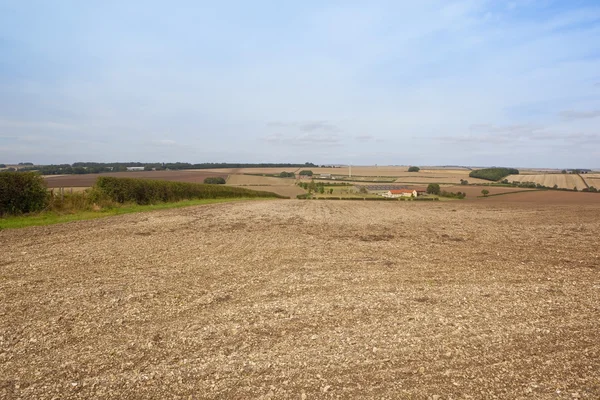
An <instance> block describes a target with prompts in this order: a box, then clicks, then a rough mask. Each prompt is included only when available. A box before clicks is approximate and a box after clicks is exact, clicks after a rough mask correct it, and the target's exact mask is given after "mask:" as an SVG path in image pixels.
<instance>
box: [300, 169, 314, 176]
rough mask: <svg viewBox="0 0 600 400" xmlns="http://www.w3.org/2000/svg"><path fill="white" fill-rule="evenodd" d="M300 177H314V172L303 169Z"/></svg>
mask: <svg viewBox="0 0 600 400" xmlns="http://www.w3.org/2000/svg"><path fill="white" fill-rule="evenodd" d="M299 175H300V176H313V172H312V171H311V170H309V169H303V170H302V171H300V173H299Z"/></svg>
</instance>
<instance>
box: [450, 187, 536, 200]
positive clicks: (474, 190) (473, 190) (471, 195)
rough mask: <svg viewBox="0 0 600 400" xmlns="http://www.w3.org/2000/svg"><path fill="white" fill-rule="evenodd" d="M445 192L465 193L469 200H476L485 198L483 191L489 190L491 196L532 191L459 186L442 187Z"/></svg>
mask: <svg viewBox="0 0 600 400" xmlns="http://www.w3.org/2000/svg"><path fill="white" fill-rule="evenodd" d="M442 189H443V190H446V191H448V192H454V193H456V192H463V193H466V194H467V199H475V198H477V196H483V195H482V194H481V191H482V190H484V189H485V190H487V191H489V192H490V193H489V194H500V193H512V192H521V191H524V190H531V189H523V188H512V187H503V186H470V185H469V186H463V185H457V186H444V187H442ZM506 196H510V195H509V194H507V195H505V196H502V197H506Z"/></svg>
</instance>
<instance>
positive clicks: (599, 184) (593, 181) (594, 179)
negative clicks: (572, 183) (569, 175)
mask: <svg viewBox="0 0 600 400" xmlns="http://www.w3.org/2000/svg"><path fill="white" fill-rule="evenodd" d="M581 176H582V177H583V179H585V182H586V183H587V184H588V185H589V186H593V187H595V188H596V189H600V174H583V175H581Z"/></svg>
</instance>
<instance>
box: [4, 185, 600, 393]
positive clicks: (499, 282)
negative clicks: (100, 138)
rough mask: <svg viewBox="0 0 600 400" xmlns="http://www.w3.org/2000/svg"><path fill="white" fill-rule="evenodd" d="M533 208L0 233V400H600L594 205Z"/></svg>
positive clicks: (164, 217)
mask: <svg viewBox="0 0 600 400" xmlns="http://www.w3.org/2000/svg"><path fill="white" fill-rule="evenodd" d="M533 193H534V194H536V195H537V194H540V193H541V194H547V193H550V192H533ZM552 193H555V194H560V195H587V196H596V197H595V198H598V199H600V196H598V195H594V194H586V193H562V192H552ZM529 194H530V193H520V194H515V195H507V196H498V197H495V198H488V199H485V200H482V201H477V202H469V201H453V202H447V203H443V202H439V203H437V202H436V203H418V202H408V203H406V202H393V203H388V202H367V201H352V202H351V201H335V202H334V201H298V200H280V201H255V202H246V203H229V204H220V205H212V206H198V207H190V208H185V209H177V210H165V211H157V212H151V213H143V214H130V215H124V216H119V217H113V218H106V219H102V220H92V221H81V222H76V223H69V224H64V225H54V226H50V227H37V228H27V229H22V230H16V231H11V230H9V231H0V246H1V247H2V256H1V258H0V398H7V399H8V398H32V399H33V398H35V399H52V398H81V399H84V398H86V399H87V398H96V399H109V398H127V399H137V398H176V397H179V398H207V399H223V398H234V399H247V398H264V399H266V398H290V399H304V398H306V399H311V398H361V399H392V398H394V399H395V398H416V399H429V398H436V399H448V398H481V399H482V398H510V399H515V398H526V397H527V398H535V399H573V398H581V399H597V398H600V375H599V374H598V371H599V370H600V341H599V340H598V332H600V308H599V304H600V274H599V272H600V269H599V268H600V247H599V246H598V245H597V232H598V231H599V229H600V213H599V211H600V203H595V204H584V203H581V204H575V203H570V204H571V205H569V204H568V203H565V204H556V205H552V204H545V203H543V202H542V203H533V204H528V203H514V204H510V203H491V202H490V201H498V199H505V198H508V197H512V198H516V197H517V196H527V195H529ZM589 198H591V197H589ZM481 221H485V223H482V222H481Z"/></svg>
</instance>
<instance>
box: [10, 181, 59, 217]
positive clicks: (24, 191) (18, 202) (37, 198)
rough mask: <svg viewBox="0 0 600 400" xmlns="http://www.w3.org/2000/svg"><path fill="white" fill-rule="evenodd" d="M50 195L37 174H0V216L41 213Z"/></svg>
mask: <svg viewBox="0 0 600 400" xmlns="http://www.w3.org/2000/svg"><path fill="white" fill-rule="evenodd" d="M49 198H50V195H49V193H48V190H47V189H46V183H45V182H44V179H43V178H42V177H41V176H40V175H39V174H37V173H35V172H0V215H2V214H22V213H29V212H35V211H40V210H42V209H44V208H45V207H46V206H47V205H48V201H49Z"/></svg>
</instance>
